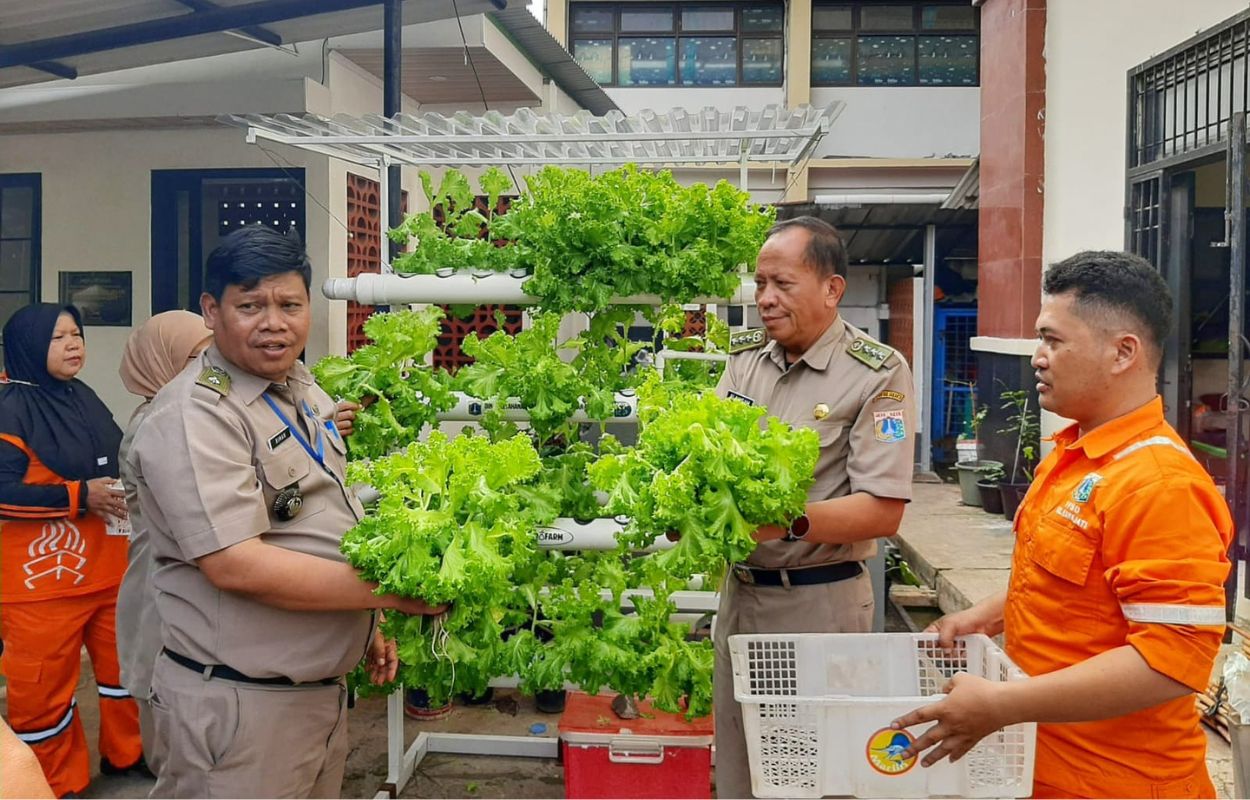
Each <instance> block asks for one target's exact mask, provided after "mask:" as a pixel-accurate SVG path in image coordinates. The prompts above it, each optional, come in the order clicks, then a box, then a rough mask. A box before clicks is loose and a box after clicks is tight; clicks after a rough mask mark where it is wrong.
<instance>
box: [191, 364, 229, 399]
mask: <svg viewBox="0 0 1250 800" xmlns="http://www.w3.org/2000/svg"><path fill="white" fill-rule="evenodd" d="M195 382H196V383H197V384H199V385H200V386H206V387H208V388H209V389H212V390H213V391H214V392H216V393H217V394H219V395H221V396H222V397H225V396H226V395H227V394H229V393H230V374H229V373H228V372H226V371H225V370H224V369H222V368H221V367H205V368H204V371H203V372H201V373H200V377H198V378H196V380H195Z"/></svg>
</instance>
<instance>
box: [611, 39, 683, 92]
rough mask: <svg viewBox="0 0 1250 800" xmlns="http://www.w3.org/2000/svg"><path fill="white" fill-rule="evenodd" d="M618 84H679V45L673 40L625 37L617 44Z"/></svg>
mask: <svg viewBox="0 0 1250 800" xmlns="http://www.w3.org/2000/svg"><path fill="white" fill-rule="evenodd" d="M616 75H617V77H616V82H617V85H618V86H672V85H674V84H675V83H677V45H676V42H674V41H673V40H672V39H655V38H625V37H622V38H620V39H618V40H617V43H616Z"/></svg>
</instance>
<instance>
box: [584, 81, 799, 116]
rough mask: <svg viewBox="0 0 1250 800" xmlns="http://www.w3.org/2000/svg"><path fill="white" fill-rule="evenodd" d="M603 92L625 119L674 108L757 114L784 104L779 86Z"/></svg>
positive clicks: (611, 89)
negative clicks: (743, 108) (743, 109)
mask: <svg viewBox="0 0 1250 800" xmlns="http://www.w3.org/2000/svg"><path fill="white" fill-rule="evenodd" d="M604 91H605V92H607V94H608V97H610V98H612V101H613V102H614V103H616V104H617V105H618V106H620V108H621V111H622V112H624V113H625V114H626V115H631V114H638V113H640V112H642V111H644V110H646V109H651V110H652V111H656V112H658V113H665V112H667V111H669V110H670V109H674V108H684V109H686V110H687V111H698V110H699V109H701V108H704V107H706V106H711V107H712V108H719V109H721V110H728V109H731V108H733V107H735V106H746V107H747V108H750V109H757V110H758V109H759V108H761V107H763V106H765V105H768V104H769V103H778V104H781V105H784V104H785V101H786V95H785V90H784V89H782V88H781V87H780V86H774V87H769V88H756V89H750V88H743V87H733V86H725V87H717V88H702V87H689V88H687V87H683V86H655V87H651V86H648V87H639V88H636V89H635V88H613V87H607V88H605V89H604Z"/></svg>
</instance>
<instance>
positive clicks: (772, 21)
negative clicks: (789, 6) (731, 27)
mask: <svg viewBox="0 0 1250 800" xmlns="http://www.w3.org/2000/svg"><path fill="white" fill-rule="evenodd" d="M785 23H786V10H785V7H784V6H780V5H762V6H747V7H746V8H744V9H742V30H744V31H747V32H749V33H755V32H764V31H767V32H775V33H780V32H781V31H782V30H783V29H784V28H785Z"/></svg>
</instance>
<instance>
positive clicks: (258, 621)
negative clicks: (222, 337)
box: [127, 347, 372, 681]
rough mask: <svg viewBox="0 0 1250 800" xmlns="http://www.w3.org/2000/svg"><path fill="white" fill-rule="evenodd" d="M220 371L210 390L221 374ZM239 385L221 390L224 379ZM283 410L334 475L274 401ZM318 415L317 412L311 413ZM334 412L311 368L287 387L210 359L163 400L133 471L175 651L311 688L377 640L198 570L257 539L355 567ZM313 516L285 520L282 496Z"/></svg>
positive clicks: (368, 619) (347, 616) (363, 614)
mask: <svg viewBox="0 0 1250 800" xmlns="http://www.w3.org/2000/svg"><path fill="white" fill-rule="evenodd" d="M214 367H215V368H217V369H219V370H221V372H220V373H216V376H217V377H218V380H216V381H215V382H214V381H213V380H211V377H213V375H210V373H209V372H208V371H207V370H208V369H209V368H214ZM222 374H224V376H225V377H226V378H227V379H228V380H223V379H221V378H220V376H221V375H222ZM265 396H268V397H269V398H271V399H272V400H273V401H274V402H275V403H276V404H277V406H278V408H279V409H280V410H281V411H282V412H283V414H284V415H285V416H286V418H287V420H289V422H290V424H291V425H294V426H298V433H299V435H300V436H302V437H304V440H305V441H306V442H308V443H309V444H310V445H311V446H312V448H313V449H314V450H316V448H317V442H318V441H319V440H320V441H321V442H322V443H323V445H324V465H322V464H319V463H318V462H317V460H316V459H314V458H313V457H312V456H311V455H310V454H309V453H308V452H307V451H306V450H305V449H304V448H303V446H301V444H300V441H299V438H298V437H297V436H296V435H295V434H296V432H297V431H294V430H291V429H290V426H288V424H287V422H284V421H282V420H281V419H280V418H279V416H278V415H277V414H276V413H275V412H274V410H273V409H272V408H270V406H269V404H268V403H267V402H266V401H265ZM305 403H307V405H308V410H310V411H311V412H312V414H311V415H310V414H308V413H306V411H305V409H304V404H305ZM334 411H335V407H334V402H333V401H332V400H331V399H330V398H329V396H327V395H326V393H325V392H324V391H322V390H321V389H320V388H319V387H318V386H317V385H316V383H315V382H314V381H313V378H312V375H311V374H310V373H309V372H308V370H307V369H305V368H304V366H303V365H302V364H296V365H295V366H294V367H293V368H292V369H291V371H290V373H289V375H288V379H287V382H286V385H284V386H283V385H275V384H271V383H270V382H269V381H268V380H266V379H264V378H260V377H257V376H255V375H252V374H250V373H248V372H244V371H243V370H241V369H240V368H238V367H237V366H235V365H234V364H232V363H230V362H229V361H227V360H226V359H225V357H223V356H222V355H221V353H220V352H219V351H218V350H217V348H216V347H210V348H209V349H208V350H207V351H205V352H204V353H203V354H202V355H201V356H200V361H199V363H198V364H197V365H195V366H193V367H192V368H190V369H187V370H184V371H183V372H182V373H181V374H180V375H179V376H178V377H177V378H175V379H174V380H172V381H171V382H170V383H169V384H168V385H167V386H166V387H165V388H164V389H162V390H161V392H160V393H159V394H158V395H157V396H156V399H155V400H153V401H152V406H151V410H150V411H149V412H148V415H147V418H146V419H145V420H144V422H143V425H142V426H141V427H140V428H139V429H138V431H137V433H136V434H135V438H134V442H133V444H132V446H131V448H130V450H129V453H128V458H127V460H128V468H129V469H130V471H131V472H132V473H133V475H134V477H135V483H136V488H137V495H138V501H139V506H140V507H141V508H142V510H143V515H144V517H145V519H146V521H147V527H148V531H149V536H150V546H151V548H152V554H153V557H154V558H155V571H154V573H153V577H152V583H153V586H154V588H155V590H156V596H157V609H158V611H159V612H160V617H161V638H162V643H163V645H164V646H165V647H167V648H169V649H170V650H173V651H175V652H178V653H181V654H182V655H185V656H189V657H190V658H193V659H195V660H196V661H200V662H202V663H205V664H225V665H227V666H230V667H233V668H234V669H236V670H238V671H240V672H242V673H244V674H246V675H250V676H252V677H254V678H267V677H275V676H284V677H287V678H290V679H291V680H294V681H312V680H320V679H323V678H327V677H334V676H337V675H342V674H344V673H345V672H347V671H348V670H350V669H351V668H352V667H353V666H355V664H356V663H357V662H358V661H359V660H360V658H361V656H362V655H363V654H364V652H365V648H366V646H367V644H368V640H369V636H370V634H371V624H372V615H371V614H370V613H369V612H367V611H315V612H310V611H287V610H283V609H279V608H275V607H274V606H269V605H266V604H264V603H261V602H258V601H256V600H253V599H250V598H247V597H244V596H243V595H240V594H237V593H233V592H225V591H221V590H219V589H217V588H216V587H215V586H213V585H212V583H210V582H209V580H208V579H207V578H206V577H205V576H204V573H203V572H201V571H200V569H199V567H198V566H197V565H196V559H198V558H201V557H203V556H206V555H209V554H210V553H215V552H218V551H219V550H223V549H225V548H227V547H230V546H231V545H235V544H238V543H240V542H244V541H246V540H248V539H254V538H257V537H259V538H260V539H261V540H262V541H264V542H265V543H267V544H270V545H274V546H277V547H283V548H286V549H288V550H294V551H296V552H299V553H306V554H308V555H313V556H317V557H319V558H325V559H329V560H332V561H344V560H345V559H344V557H343V555H342V554H341V553H340V552H339V544H340V542H341V540H342V538H343V534H344V533H346V532H347V530H348V529H349V528H351V527H352V526H353V525H355V524H356V523H357V522H358V521H359V520H360V518H361V517H362V516H363V515H364V509H363V508H362V507H361V505H360V502H359V501H358V500H357V499H356V497H355V495H354V494H353V493H352V492H351V491H350V489H348V487H347V486H346V485H345V483H344V469H345V467H346V456H345V452H346V451H345V447H344V444H343V441H342V439H341V437H339V436H338V433H337V431H334V430H333V418H334ZM289 487H298V490H299V493H300V495H301V496H302V499H303V503H302V507H301V508H300V510H299V513H298V514H296V515H295V516H294V517H293V518H291V519H289V520H285V521H284V520H280V519H279V518H278V516H277V514H276V511H275V508H274V504H275V501H276V500H277V498H278V495H279V493H280V492H282V491H283V490H284V489H287V488H289Z"/></svg>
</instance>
